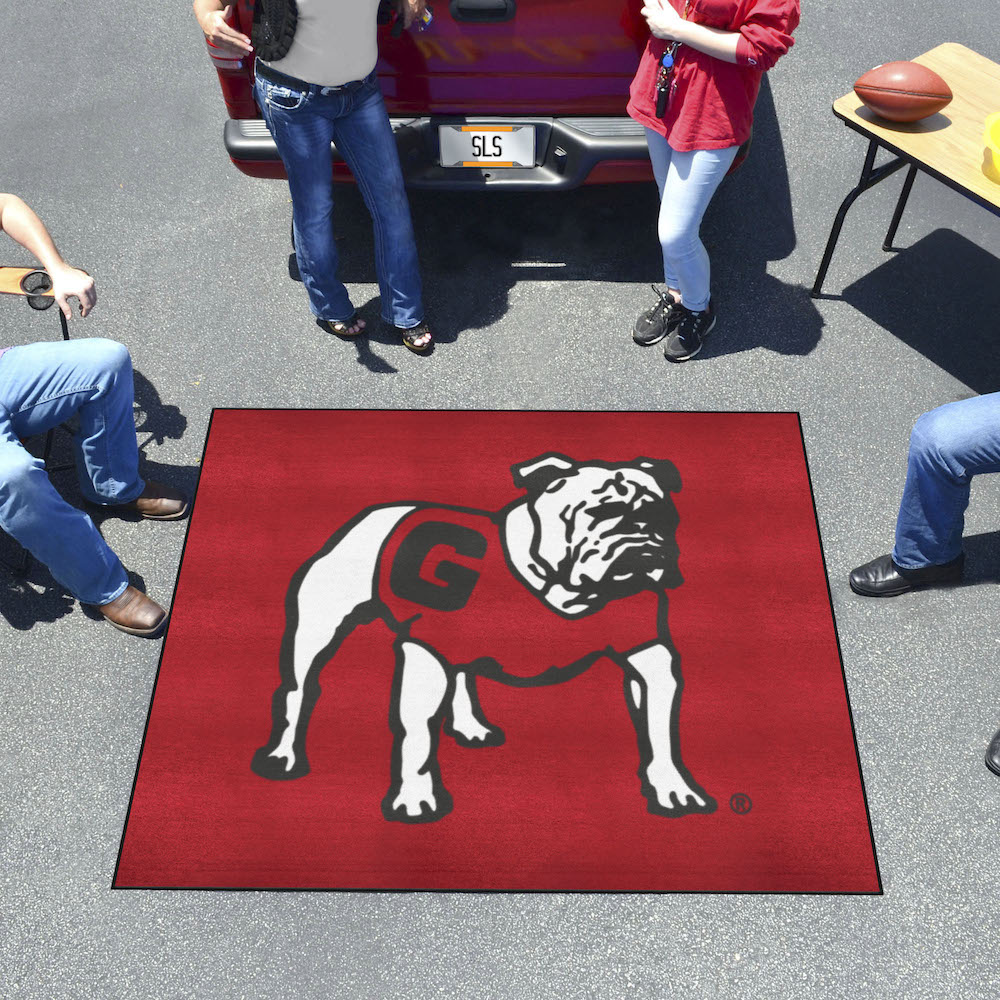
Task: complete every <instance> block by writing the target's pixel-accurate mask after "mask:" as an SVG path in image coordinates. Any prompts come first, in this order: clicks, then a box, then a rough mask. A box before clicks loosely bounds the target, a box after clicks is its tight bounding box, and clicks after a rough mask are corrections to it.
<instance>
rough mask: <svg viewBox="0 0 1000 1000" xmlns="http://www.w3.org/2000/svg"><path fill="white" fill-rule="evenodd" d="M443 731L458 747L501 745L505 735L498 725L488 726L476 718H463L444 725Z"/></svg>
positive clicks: (505, 738) (505, 737)
mask: <svg viewBox="0 0 1000 1000" xmlns="http://www.w3.org/2000/svg"><path fill="white" fill-rule="evenodd" d="M444 731H445V732H446V733H447V734H448V735H449V736H450V737H451V738H452V739H453V740H454V741H455V742H456V743H457V744H458V745H459V746H460V747H501V746H503V745H504V743H505V742H506V740H507V735H506V733H504V731H503V730H502V729H501V728H500V727H499V726H490V725H487V724H485V723H482V722H480V721H479V720H478V719H463V720H462V721H461V723H460V722H459V721H458V720H455V721H454V722H451V723H448V722H446V723H445V725H444Z"/></svg>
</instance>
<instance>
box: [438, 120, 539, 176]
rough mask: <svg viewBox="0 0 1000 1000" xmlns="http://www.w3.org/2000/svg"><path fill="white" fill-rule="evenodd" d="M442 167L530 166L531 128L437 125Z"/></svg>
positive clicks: (532, 154) (532, 131)
mask: <svg viewBox="0 0 1000 1000" xmlns="http://www.w3.org/2000/svg"><path fill="white" fill-rule="evenodd" d="M438 138H439V139H440V142H441V166H442V167H533V166H534V165H535V126H534V125H440V126H438Z"/></svg>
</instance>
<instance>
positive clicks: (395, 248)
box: [254, 71, 424, 329]
mask: <svg viewBox="0 0 1000 1000" xmlns="http://www.w3.org/2000/svg"><path fill="white" fill-rule="evenodd" d="M254 93H255V96H256V98H257V104H258V105H259V106H260V108H261V111H262V113H263V115H264V120H265V122H267V127H268V129H269V130H270V132H271V135H272V136H273V137H274V142H275V145H276V146H277V147H278V153H279V154H280V156H281V160H282V162H283V163H284V165H285V173H286V174H287V175H288V187H289V190H290V191H291V195H292V224H293V227H294V230H295V254H296V257H297V259H298V264H299V273H300V274H301V275H302V281H303V282H304V284H305V286H306V291H307V292H308V293H309V304H310V308H311V309H312V311H313V313H314V314H315V315H316V316H317V317H318V318H319V319H323V320H334V321H342V320H346V319H349V318H350V317H351V316H352V315H353V313H354V307H353V306H352V305H351V299H350V296H349V295H348V292H347V289H346V288H345V287H344V284H343V282H341V281H340V280H339V278H338V277H337V246H336V243H335V242H334V236H333V177H332V170H333V155H332V152H331V149H330V143H331V142H334V143H336V146H337V150H338V152H339V153H340V155H341V156H343V158H344V160H345V162H346V163H347V165H348V167H350V169H351V173H352V174H353V175H354V179H355V181H356V182H357V184H358V187H359V188H360V189H361V196H362V197H363V198H364V200H365V205H367V206H368V211H369V213H370V214H371V217H372V222H373V224H374V229H375V272H376V275H377V276H378V285H379V291H380V293H381V295H382V318H383V319H384V320H385V321H386V322H387V323H392V324H393V325H394V326H399V327H404V328H406V329H411V328H412V327H415V326H419V325H420V323H421V322H422V321H423V318H424V307H423V301H422V298H421V287H420V269H419V264H418V262H417V246H416V240H415V238H414V235H413V223H412V221H411V219H410V205H409V202H408V201H407V199H406V189H405V187H404V186H403V173H402V170H401V169H400V166H399V153H398V152H397V150H396V140H395V138H394V136H393V134H392V127H391V126H390V124H389V118H388V116H387V115H386V111H385V104H384V103H383V101H382V92H381V91H380V90H379V86H378V80H377V78H376V76H375V73H374V71H372V73H370V74H369V75H368V77H366V79H365V80H364V81H362V82H361V83H360V85H358V86H354V85H351V84H348V85H347V87H346V88H344V89H341V90H332V89H330V88H327V87H319V86H315V85H312V84H303V85H302V87H301V88H297V87H292V86H284V85H280V86H279V85H277V84H274V83H271V82H270V81H268V80H265V79H263V78H262V77H261V76H260V75H259V74H258V76H257V79H256V83H255V84H254Z"/></svg>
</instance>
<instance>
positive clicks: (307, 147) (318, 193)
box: [255, 77, 354, 321]
mask: <svg viewBox="0 0 1000 1000" xmlns="http://www.w3.org/2000/svg"><path fill="white" fill-rule="evenodd" d="M286 90H287V88H283V89H282V90H281V91H280V93H281V95H282V96H276V88H274V87H273V86H271V85H270V84H268V83H267V82H266V81H264V80H262V79H261V78H260V77H258V78H257V82H256V85H255V94H256V96H257V103H258V104H259V106H260V108H261V111H262V113H263V115H264V120H265V122H266V123H267V127H268V129H269V131H270V133H271V135H272V137H273V138H274V143H275V145H276V146H277V149H278V154H279V155H280V157H281V161H282V163H284V165H285V173H286V174H287V175H288V190H289V192H290V193H291V196H292V222H293V226H294V229H295V256H296V260H297V261H298V265H299V274H300V275H301V276H302V282H303V284H304V285H305V286H306V292H307V293H308V295H309V307H310V309H311V310H312V312H313V314H314V315H315V316H316V317H317V318H319V319H324V320H334V321H339V320H345V319H348V318H349V317H350V316H351V315H352V313H353V312H354V307H353V306H352V305H351V297H350V295H349V294H348V291H347V289H346V287H345V286H344V284H343V282H341V281H340V279H339V278H338V277H337V270H338V265H339V260H338V255H337V245H336V242H335V240H334V235H333V174H332V171H333V156H332V153H331V150H330V143H331V141H332V140H333V124H332V122H331V120H330V119H329V118H328V117H327V114H326V113H319V108H320V106H321V105H322V106H323V108H324V110H325V109H327V108H328V106H329V104H330V103H333V104H334V105H337V104H338V103H339V102H342V101H343V97H341V96H340V95H330V96H329V97H322V96H321V95H320V94H318V93H312V92H304V94H303V95H300V96H301V98H302V99H301V101H300V103H299V104H298V105H297V106H296V107H294V108H290V107H286V106H283V105H285V104H288V105H292V104H294V103H295V100H294V99H293V100H290V101H289V100H286V99H285V97H284V96H283V95H284V92H285V91H286ZM334 110H336V108H334Z"/></svg>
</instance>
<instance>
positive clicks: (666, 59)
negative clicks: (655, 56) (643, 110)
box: [656, 42, 679, 118]
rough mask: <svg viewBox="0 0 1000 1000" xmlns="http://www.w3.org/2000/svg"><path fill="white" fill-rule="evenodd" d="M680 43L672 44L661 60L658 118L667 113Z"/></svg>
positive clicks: (657, 92) (658, 85) (657, 79)
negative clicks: (671, 78) (671, 81)
mask: <svg viewBox="0 0 1000 1000" xmlns="http://www.w3.org/2000/svg"><path fill="white" fill-rule="evenodd" d="M678 45H679V43H678V42H671V43H670V44H669V45H668V46H667V48H666V51H665V52H664V53H663V58H661V59H660V69H659V71H658V72H657V74H656V117H657V118H662V117H663V116H664V115H665V114H666V113H667V100H668V99H669V97H670V77H671V76H672V75H673V72H674V57H675V56H676V54H677V46H678Z"/></svg>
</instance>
